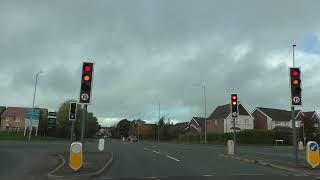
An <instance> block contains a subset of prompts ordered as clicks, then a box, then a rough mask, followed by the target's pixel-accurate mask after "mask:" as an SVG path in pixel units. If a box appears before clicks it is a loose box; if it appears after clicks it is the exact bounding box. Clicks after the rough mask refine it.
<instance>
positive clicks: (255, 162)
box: [220, 154, 320, 176]
mask: <svg viewBox="0 0 320 180" xmlns="http://www.w3.org/2000/svg"><path fill="white" fill-rule="evenodd" d="M220 156H222V157H225V158H229V159H235V160H239V161H244V162H248V163H252V164H258V165H261V166H266V167H271V168H275V169H280V170H285V171H289V172H294V173H297V172H300V173H302V174H305V175H310V176H319V175H320V172H318V173H317V172H310V171H306V170H301V169H299V168H291V167H287V166H281V165H277V164H273V163H269V162H265V161H261V160H252V159H248V158H242V157H237V156H231V155H224V154H221V155H220Z"/></svg>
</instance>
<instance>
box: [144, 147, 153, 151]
mask: <svg viewBox="0 0 320 180" xmlns="http://www.w3.org/2000/svg"><path fill="white" fill-rule="evenodd" d="M143 149H145V150H147V151H150V150H151V149H149V148H146V147H144V148H143Z"/></svg>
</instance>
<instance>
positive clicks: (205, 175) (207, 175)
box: [201, 174, 213, 177]
mask: <svg viewBox="0 0 320 180" xmlns="http://www.w3.org/2000/svg"><path fill="white" fill-rule="evenodd" d="M201 176H204V177H210V176H213V175H211V174H204V175H201Z"/></svg>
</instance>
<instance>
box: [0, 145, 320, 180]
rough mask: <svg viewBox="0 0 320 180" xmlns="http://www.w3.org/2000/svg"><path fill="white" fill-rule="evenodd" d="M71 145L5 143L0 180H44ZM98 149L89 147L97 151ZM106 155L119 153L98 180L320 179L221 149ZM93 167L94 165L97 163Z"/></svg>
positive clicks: (268, 152)
mask: <svg viewBox="0 0 320 180" xmlns="http://www.w3.org/2000/svg"><path fill="white" fill-rule="evenodd" d="M69 145H70V144H69V142H32V143H31V144H29V143H28V142H22V141H0V179H1V180H2V179H23V180H27V179H39V180H40V179H44V177H45V176H46V175H47V174H48V173H49V172H50V171H52V170H53V169H54V168H55V167H56V166H57V165H58V164H59V162H58V161H57V158H56V157H55V156H54V154H55V153H57V152H59V153H61V152H68V149H69ZM97 147H98V144H97V141H96V142H90V143H86V144H85V151H88V152H94V151H98V150H97ZM104 151H106V152H107V151H109V152H110V151H112V152H114V161H113V163H112V164H111V166H110V167H108V168H107V170H106V171H105V172H103V174H102V175H101V176H99V177H96V178H94V179H95V180H103V179H237V180H239V179H244V180H246V179H255V180H256V179H259V180H264V179H268V180H270V179H272V180H277V179H281V180H286V179H288V180H289V179H304V180H305V179H318V178H320V177H311V176H306V175H304V174H301V173H299V172H296V173H289V172H285V171H281V170H277V169H273V168H269V167H263V166H259V165H255V164H249V163H246V162H242V161H238V160H232V159H226V158H225V157H222V156H221V155H222V154H224V153H225V152H226V147H225V146H222V145H188V144H168V143H152V142H138V143H132V144H131V143H127V142H121V141H120V140H107V141H106V143H105V150H104ZM238 151H239V153H241V154H242V155H250V156H256V157H260V158H269V157H271V156H272V157H276V158H277V157H279V161H283V162H286V159H288V158H289V159H290V158H291V152H292V151H291V149H290V147H253V146H249V147H240V148H238ZM92 165H94V163H93V164H92Z"/></svg>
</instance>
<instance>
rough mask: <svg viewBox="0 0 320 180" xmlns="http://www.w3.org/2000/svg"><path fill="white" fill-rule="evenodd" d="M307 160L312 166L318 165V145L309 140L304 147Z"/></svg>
mask: <svg viewBox="0 0 320 180" xmlns="http://www.w3.org/2000/svg"><path fill="white" fill-rule="evenodd" d="M306 155H307V157H306V158H307V162H308V163H309V164H310V166H311V167H312V168H316V167H317V166H319V145H318V144H317V143H316V142H314V141H309V142H308V144H307V148H306Z"/></svg>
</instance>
